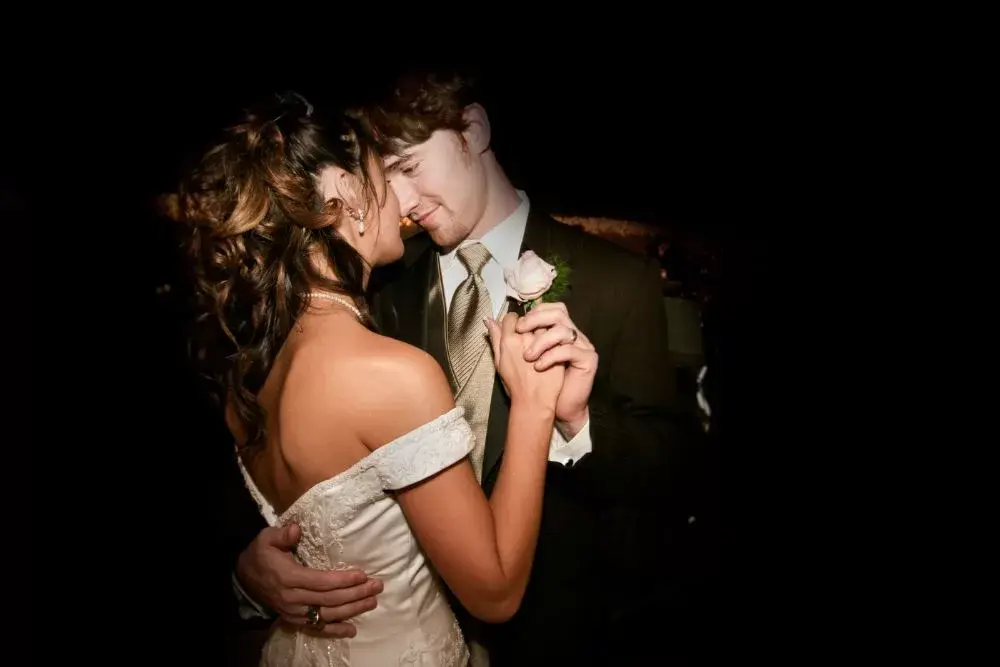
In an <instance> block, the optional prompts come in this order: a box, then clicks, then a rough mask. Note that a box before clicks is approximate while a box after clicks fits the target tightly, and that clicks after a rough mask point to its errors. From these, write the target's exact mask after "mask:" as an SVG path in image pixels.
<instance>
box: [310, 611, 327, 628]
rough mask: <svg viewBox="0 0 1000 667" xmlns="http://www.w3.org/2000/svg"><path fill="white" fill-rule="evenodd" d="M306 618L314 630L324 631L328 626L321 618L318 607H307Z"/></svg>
mask: <svg viewBox="0 0 1000 667" xmlns="http://www.w3.org/2000/svg"><path fill="white" fill-rule="evenodd" d="M306 618H307V619H308V620H309V625H311V626H313V627H314V628H318V629H320V630H322V629H323V626H324V625H326V623H324V622H323V619H322V618H320V617H319V609H318V608H317V607H316V605H309V606H308V607H306Z"/></svg>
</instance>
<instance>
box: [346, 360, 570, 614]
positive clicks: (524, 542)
mask: <svg viewBox="0 0 1000 667" xmlns="http://www.w3.org/2000/svg"><path fill="white" fill-rule="evenodd" d="M405 357H406V358H405V359H396V360H394V362H392V363H386V364H382V365H381V367H380V368H379V369H377V370H375V371H374V372H372V373H370V374H369V375H368V377H367V378H366V381H365V382H366V384H368V383H375V384H374V385H373V386H383V387H385V386H390V385H389V384H388V383H389V382H390V381H391V386H392V387H393V389H394V392H393V393H394V394H395V397H394V399H393V400H391V401H388V403H389V404H391V405H392V406H393V408H394V409H391V410H382V409H377V410H373V411H370V412H369V413H368V416H369V419H367V420H366V422H367V423H368V424H369V429H370V431H371V432H370V433H369V434H363V439H364V440H365V441H366V442H379V443H384V442H389V441H390V440H391V439H392V434H396V435H399V434H403V433H407V432H409V431H411V430H413V429H415V428H417V427H419V426H420V425H422V424H426V423H427V422H429V421H432V420H434V419H435V418H437V417H439V416H440V415H442V414H444V413H446V412H447V411H449V410H450V409H451V408H453V407H454V400H453V399H452V394H451V388H450V387H449V385H448V381H447V380H446V378H445V376H444V374H443V372H442V371H441V368H440V366H438V364H437V362H436V361H434V359H433V358H431V357H430V356H429V355H427V354H425V353H423V352H421V351H419V350H416V349H413V348H408V352H407V354H406V355H405ZM393 367H394V368H393ZM531 372H533V373H534V372H535V371H533V370H532V371H531ZM383 374H384V377H383ZM559 377H560V378H561V375H560V376H559ZM529 381H532V380H529ZM557 382H558V384H561V380H557ZM550 384H551V382H550ZM547 393H551V394H552V397H551V400H547V399H548V396H547V395H546V394H547ZM556 393H557V392H551V391H548V392H546V391H518V390H513V391H512V392H511V396H512V399H511V409H510V417H509V426H508V430H507V445H506V449H505V451H504V462H503V466H502V468H501V470H500V474H499V478H498V480H497V483H496V486H495V488H494V491H493V494H492V496H491V498H490V499H489V500H487V499H486V496H485V495H484V493H483V490H482V488H481V487H480V485H479V483H478V482H477V481H476V477H475V475H474V473H473V470H472V466H471V464H470V463H469V459H468V457H463V458H461V459H460V460H459V462H458V463H456V464H454V465H451V466H449V467H447V468H446V469H444V470H443V471H441V472H440V473H438V474H435V475H433V476H431V477H429V478H427V479H424V480H422V481H420V482H417V483H416V484H413V485H412V486H409V487H407V488H405V489H401V490H399V492H398V495H397V498H398V500H399V503H400V506H401V507H402V509H403V512H404V514H405V515H406V518H407V521H408V522H409V524H410V527H411V528H412V530H413V532H414V534H415V535H416V537H417V540H418V541H419V542H420V545H421V547H423V549H424V552H425V553H426V554H427V556H428V557H429V558H430V560H431V562H432V563H433V564H434V567H435V568H436V570H437V571H438V573H439V574H440V575H441V577H442V578H443V579H444V581H445V582H446V583H447V584H448V586H449V587H450V588H451V590H452V591H453V592H454V593H455V595H456V596H457V597H458V599H459V600H460V601H461V603H462V605H463V606H464V607H465V608H466V609H467V610H468V611H469V612H470V613H472V614H473V615H475V616H476V617H478V618H480V619H482V620H484V621H488V622H494V623H496V622H502V621H505V620H507V619H509V618H510V617H511V616H513V614H514V612H516V611H517V609H518V607H519V606H520V604H521V599H522V597H523V596H524V590H525V587H526V586H527V583H528V575H529V574H530V571H531V563H532V560H533V558H534V553H535V545H536V543H537V540H538V527H539V522H540V520H541V508H542V491H543V487H544V484H545V467H546V461H547V458H548V449H549V441H550V439H551V435H552V425H553V420H554V418H555V395H556ZM466 432H467V433H468V437H472V436H471V432H468V431H466ZM375 448H377V447H375Z"/></svg>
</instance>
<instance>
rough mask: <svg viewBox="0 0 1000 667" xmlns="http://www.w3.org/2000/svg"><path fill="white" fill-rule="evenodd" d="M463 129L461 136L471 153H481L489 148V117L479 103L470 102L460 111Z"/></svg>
mask: <svg viewBox="0 0 1000 667" xmlns="http://www.w3.org/2000/svg"><path fill="white" fill-rule="evenodd" d="M462 120H464V121H465V125H466V127H465V130H464V131H463V132H462V138H463V139H464V140H465V145H466V146H468V147H469V151H470V152H471V153H472V154H473V155H481V154H483V153H485V152H486V151H487V150H489V148H490V119H489V117H488V116H487V115H486V109H484V108H483V107H482V105H481V104H470V105H469V106H467V107H465V109H464V110H463V111H462Z"/></svg>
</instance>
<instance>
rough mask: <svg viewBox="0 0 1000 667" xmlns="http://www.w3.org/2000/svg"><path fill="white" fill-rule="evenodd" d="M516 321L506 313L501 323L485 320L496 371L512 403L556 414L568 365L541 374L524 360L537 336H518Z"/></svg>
mask: <svg viewBox="0 0 1000 667" xmlns="http://www.w3.org/2000/svg"><path fill="white" fill-rule="evenodd" d="M517 319H518V317H517V315H515V314H514V313H507V315H505V316H504V318H503V320H502V321H501V322H500V324H497V322H496V321H495V320H493V319H491V318H490V319H487V320H486V328H487V330H488V331H489V334H490V344H491V345H492V346H493V361H494V363H495V364H496V368H497V372H499V373H500V379H501V380H502V381H503V384H504V387H505V388H506V390H507V393H508V394H509V395H510V400H511V401H512V402H515V401H516V402H524V403H525V404H526V405H530V406H533V407H538V408H541V409H545V410H552V411H554V410H555V406H556V401H557V399H558V398H559V391H560V389H562V385H563V379H564V378H565V375H566V369H565V366H563V365H562V364H558V365H556V366H553V367H552V368H550V369H548V370H545V371H542V372H538V371H536V370H535V367H534V364H533V363H529V362H527V361H525V360H524V356H525V354H524V353H525V350H527V349H528V347H529V346H530V345H531V343H532V342H533V341H534V338H535V334H532V333H523V334H519V333H517V331H516V329H515V327H516V326H517Z"/></svg>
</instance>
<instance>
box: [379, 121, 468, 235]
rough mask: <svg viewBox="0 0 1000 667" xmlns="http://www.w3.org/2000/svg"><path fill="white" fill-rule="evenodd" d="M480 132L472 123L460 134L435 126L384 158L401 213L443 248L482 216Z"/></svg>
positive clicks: (466, 232) (463, 233) (465, 233)
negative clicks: (424, 137) (415, 141)
mask: <svg viewBox="0 0 1000 667" xmlns="http://www.w3.org/2000/svg"><path fill="white" fill-rule="evenodd" d="M480 134H481V132H480V128H479V127H477V126H475V125H470V128H469V129H468V130H466V131H465V132H462V133H458V132H455V131H452V130H438V131H436V132H434V133H433V134H432V135H431V136H430V138H429V139H427V141H425V142H423V143H421V144H416V145H414V146H411V147H409V148H408V149H407V150H405V151H403V153H402V154H401V155H399V156H392V157H390V158H388V159H387V160H386V173H387V175H388V176H389V184H390V185H391V186H392V189H393V190H394V191H395V193H396V197H398V199H399V208H400V213H402V214H403V215H404V216H407V217H409V218H410V219H411V220H413V221H414V222H415V223H417V224H418V225H420V226H421V227H423V228H424V229H426V230H427V233H428V234H430V237H431V238H432V239H433V240H434V242H435V243H436V244H437V245H439V246H441V247H442V248H445V249H450V248H453V247H454V246H456V245H458V244H459V243H461V242H462V241H463V240H465V239H466V238H468V237H469V236H470V235H472V234H473V233H474V231H475V228H476V226H477V224H478V223H479V222H480V220H481V219H482V218H483V217H484V213H485V209H486V190H487V187H486V172H485V170H484V168H483V164H482V159H481V150H480V148H481V147H480V146H479V144H480V143H482V140H481V137H480ZM486 145H488V140H487V144H486Z"/></svg>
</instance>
